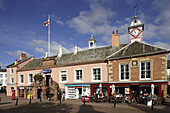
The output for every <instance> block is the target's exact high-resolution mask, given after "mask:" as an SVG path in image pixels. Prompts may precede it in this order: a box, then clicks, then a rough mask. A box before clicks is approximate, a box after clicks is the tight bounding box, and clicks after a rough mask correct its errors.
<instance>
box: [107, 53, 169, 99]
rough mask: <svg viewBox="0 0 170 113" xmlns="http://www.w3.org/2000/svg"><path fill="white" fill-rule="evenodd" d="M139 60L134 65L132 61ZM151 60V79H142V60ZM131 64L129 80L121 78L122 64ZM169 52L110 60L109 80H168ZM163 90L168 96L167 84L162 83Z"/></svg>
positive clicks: (164, 94)
mask: <svg viewBox="0 0 170 113" xmlns="http://www.w3.org/2000/svg"><path fill="white" fill-rule="evenodd" d="M133 60H135V61H137V62H138V64H137V65H136V66H132V61H133ZM143 61H151V79H150V80H141V79H140V62H143ZM127 63H128V64H129V80H128V81H121V80H120V64H127ZM166 67H167V54H158V55H152V56H147V55H146V56H141V57H136V58H126V59H115V60H110V61H108V69H109V82H125V83H130V82H134V81H135V82H136V81H137V82H143V81H150V82H152V81H158V80H159V81H164V80H165V81H166V80H167V73H166V72H167V68H166ZM161 90H164V93H163V96H164V97H166V93H167V84H162V85H161Z"/></svg>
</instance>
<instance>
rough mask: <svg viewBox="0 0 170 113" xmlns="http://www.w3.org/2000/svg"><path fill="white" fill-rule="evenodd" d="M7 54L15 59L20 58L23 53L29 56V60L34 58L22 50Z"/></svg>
mask: <svg viewBox="0 0 170 113" xmlns="http://www.w3.org/2000/svg"><path fill="white" fill-rule="evenodd" d="M6 53H7V54H9V55H11V56H14V57H20V55H21V53H25V54H26V55H27V58H29V57H31V56H32V55H31V54H29V53H27V52H26V51H22V50H16V51H6Z"/></svg>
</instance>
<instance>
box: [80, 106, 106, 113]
mask: <svg viewBox="0 0 170 113" xmlns="http://www.w3.org/2000/svg"><path fill="white" fill-rule="evenodd" d="M77 113H104V112H100V111H96V110H94V108H93V106H92V105H85V106H84V105H80V108H79V111H78V112H77Z"/></svg>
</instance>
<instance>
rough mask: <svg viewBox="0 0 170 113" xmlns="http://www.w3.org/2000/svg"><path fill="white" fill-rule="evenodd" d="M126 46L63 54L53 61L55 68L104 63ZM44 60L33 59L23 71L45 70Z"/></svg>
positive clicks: (53, 58)
mask: <svg viewBox="0 0 170 113" xmlns="http://www.w3.org/2000/svg"><path fill="white" fill-rule="evenodd" d="M125 45H126V44H120V47H113V48H112V46H108V47H101V48H94V49H88V50H84V51H78V52H77V54H73V53H67V54H63V55H62V56H61V57H58V56H52V57H50V59H51V60H55V63H54V65H55V66H67V65H75V64H85V63H94V62H104V61H105V58H106V57H107V56H109V55H111V54H112V53H113V52H115V51H117V50H119V49H120V48H122V47H124V46H125ZM43 61H44V58H40V59H33V60H32V61H30V62H29V63H27V64H26V65H25V66H24V67H23V68H22V69H20V71H21V70H27V69H38V68H43Z"/></svg>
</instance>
